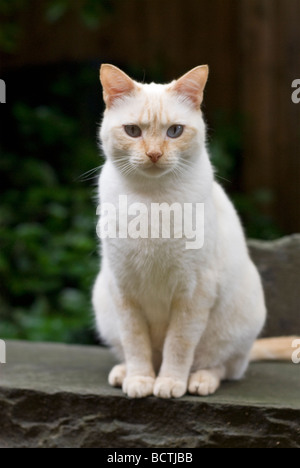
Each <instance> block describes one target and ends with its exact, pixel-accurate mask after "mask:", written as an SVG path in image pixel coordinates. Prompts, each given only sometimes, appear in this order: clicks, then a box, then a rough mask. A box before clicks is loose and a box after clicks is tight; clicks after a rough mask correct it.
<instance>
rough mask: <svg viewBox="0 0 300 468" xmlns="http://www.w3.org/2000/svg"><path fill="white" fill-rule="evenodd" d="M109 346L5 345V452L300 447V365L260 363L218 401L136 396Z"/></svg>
mask: <svg viewBox="0 0 300 468" xmlns="http://www.w3.org/2000/svg"><path fill="white" fill-rule="evenodd" d="M113 363H114V361H113V358H112V357H111V355H110V353H109V352H108V350H106V349H103V348H100V347H80V346H66V345H54V344H38V343H23V342H9V343H7V364H6V365H5V366H4V365H3V366H1V369H0V372H1V376H0V415H1V419H0V421H1V429H0V447H1V448H4V447H50V448H51V447H52V448H53V447H100V448H101V447H106V448H112V449H113V448H118V447H123V448H131V447H133V448H141V447H150V448H174V447H178V448H192V447H235V448H237V447H268V448H275V447H286V448H287V447H294V448H300V398H299V395H300V378H299V377H300V365H298V366H297V365H295V364H292V363H291V364H290V363H257V364H253V365H251V366H250V369H249V371H248V373H247V376H246V377H245V378H244V379H243V380H242V381H240V382H228V383H224V384H223V386H222V387H221V389H220V390H219V391H218V392H217V393H216V394H215V395H213V396H211V397H207V398H200V397H199V398H198V397H194V396H186V397H184V398H181V399H180V400H159V399H156V398H154V397H151V398H147V399H143V400H130V399H128V398H126V397H125V396H124V395H123V394H122V392H121V391H120V390H118V389H113V388H110V387H109V386H108V384H107V374H108V371H109V369H110V368H111V366H112V365H113Z"/></svg>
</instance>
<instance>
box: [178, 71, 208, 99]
mask: <svg viewBox="0 0 300 468" xmlns="http://www.w3.org/2000/svg"><path fill="white" fill-rule="evenodd" d="M207 77H208V67H206V66H203V67H197V68H194V69H193V70H191V71H190V72H188V73H186V74H185V75H183V76H182V77H181V78H179V80H177V81H176V83H175V84H174V90H175V91H176V92H177V93H178V94H180V95H182V96H184V97H186V98H188V99H189V100H190V101H191V102H192V103H193V104H194V105H195V106H196V107H197V108H199V107H200V105H201V104H202V101H203V91H204V88H205V85H206V82H207Z"/></svg>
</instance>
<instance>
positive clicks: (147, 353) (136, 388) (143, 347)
mask: <svg viewBox="0 0 300 468" xmlns="http://www.w3.org/2000/svg"><path fill="white" fill-rule="evenodd" d="M118 312H119V314H118V315H119V320H120V333H121V342H122V346H123V350H124V355H125V361H126V377H125V378H124V380H123V385H122V388H123V392H124V393H126V395H128V396H129V397H130V398H143V397H146V396H148V395H152V394H153V388H154V382H155V373H154V369H153V364H152V349H151V342H150V335H149V329H148V324H147V322H146V320H145V317H144V316H143V314H142V313H141V310H140V309H139V307H138V306H137V305H136V304H135V303H134V302H133V301H131V300H128V299H123V300H122V301H121V303H120V304H119V305H118Z"/></svg>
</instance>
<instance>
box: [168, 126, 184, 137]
mask: <svg viewBox="0 0 300 468" xmlns="http://www.w3.org/2000/svg"><path fill="white" fill-rule="evenodd" d="M183 128H184V127H183V125H172V126H171V127H170V128H169V129H168V131H167V135H168V137H170V138H178V137H180V136H181V135H182V133H183Z"/></svg>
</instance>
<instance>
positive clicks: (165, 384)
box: [153, 377, 187, 398]
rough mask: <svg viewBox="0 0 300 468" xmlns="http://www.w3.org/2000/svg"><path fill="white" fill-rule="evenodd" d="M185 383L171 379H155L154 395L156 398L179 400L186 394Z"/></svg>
mask: <svg viewBox="0 0 300 468" xmlns="http://www.w3.org/2000/svg"><path fill="white" fill-rule="evenodd" d="M186 388H187V385H186V382H184V381H182V380H175V379H172V378H171V377H157V379H156V381H155V385H154V392H153V393H154V395H155V396H157V397H158V398H180V397H182V396H183V395H184V394H185V393H186Z"/></svg>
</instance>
